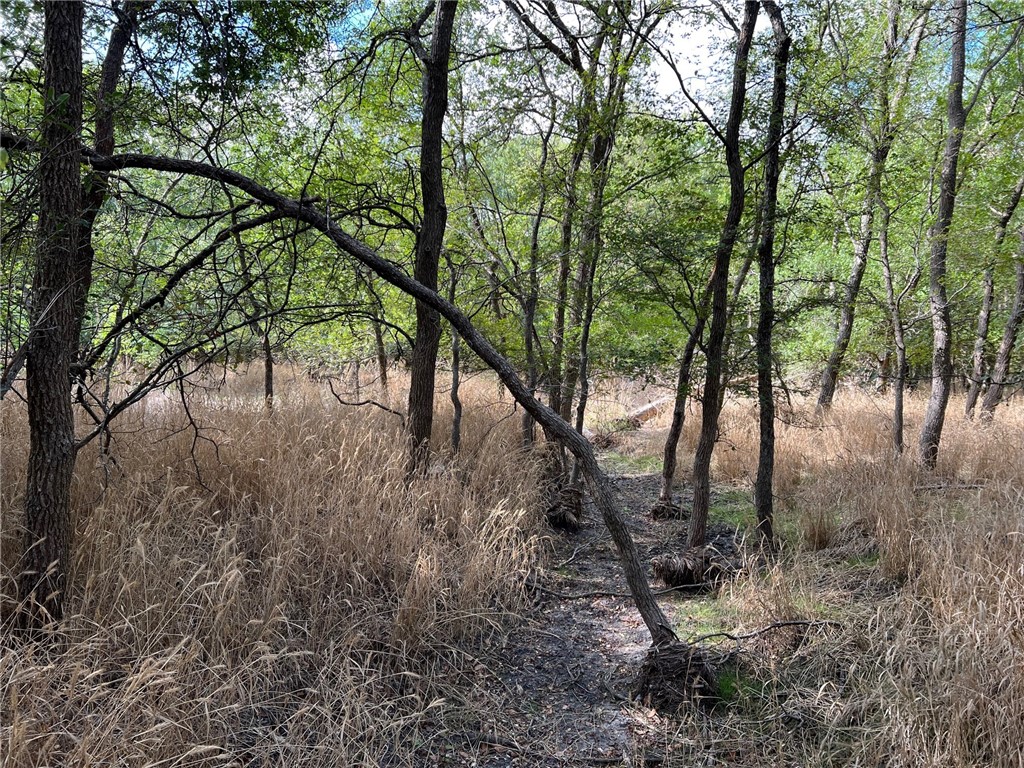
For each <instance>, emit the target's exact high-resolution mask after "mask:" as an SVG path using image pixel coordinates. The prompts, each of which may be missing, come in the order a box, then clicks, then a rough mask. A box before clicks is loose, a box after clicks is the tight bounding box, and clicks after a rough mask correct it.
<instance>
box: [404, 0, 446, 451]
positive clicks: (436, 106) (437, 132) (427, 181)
mask: <svg viewBox="0 0 1024 768" xmlns="http://www.w3.org/2000/svg"><path fill="white" fill-rule="evenodd" d="M435 6H436V21H435V23H434V31H433V34H432V37H431V43H430V51H429V52H428V51H427V50H426V49H424V48H423V47H422V44H421V43H420V42H419V27H420V26H421V25H422V24H423V22H425V21H426V18H427V17H428V15H429V14H430V13H431V12H434V11H435ZM457 8H458V3H457V2H455V0H442V2H437V3H433V2H431V3H429V4H428V5H427V6H426V8H425V9H424V12H423V13H422V14H421V15H420V18H419V19H417V24H416V25H414V27H413V31H412V33H411V34H410V35H409V37H408V39H409V40H410V42H411V43H412V45H413V49H414V50H415V51H416V55H417V58H419V60H420V62H421V64H422V66H423V114H422V120H421V123H420V141H421V146H420V189H421V193H422V205H423V218H422V221H421V222H420V229H419V232H418V233H417V237H416V264H415V269H414V271H413V274H414V275H415V277H416V280H417V281H418V282H419V283H421V284H422V285H424V286H426V287H427V288H430V289H431V290H434V291H436V290H437V286H438V282H437V281H438V267H439V264H440V259H441V251H442V248H443V247H444V231H445V225H446V223H447V221H448V209H447V207H446V206H445V198H444V178H443V169H442V157H441V143H442V137H443V127H444V118H445V114H446V113H447V111H448V64H449V60H450V58H451V47H452V29H453V26H454V23H455V11H456V9H457ZM440 342H441V324H440V320H439V319H438V314H437V311H436V310H435V309H434V308H433V307H431V306H429V305H428V304H425V303H424V302H422V301H417V302H416V341H415V345H414V346H413V352H412V357H411V359H410V361H409V362H410V366H409V367H410V385H409V414H408V425H409V435H410V437H411V439H412V452H411V454H410V456H411V458H410V462H411V463H410V467H412V468H417V467H418V466H422V458H423V456H424V455H425V451H426V449H427V446H428V445H429V443H430V433H431V429H432V427H433V423H434V377H435V371H436V370H437V352H438V346H439V344H440Z"/></svg>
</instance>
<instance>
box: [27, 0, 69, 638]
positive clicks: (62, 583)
mask: <svg viewBox="0 0 1024 768" xmlns="http://www.w3.org/2000/svg"><path fill="white" fill-rule="evenodd" d="M43 13H44V25H45V26H44V33H43V71H44V85H45V88H44V94H45V97H44V103H43V109H44V112H43V120H42V130H41V133H42V146H41V153H40V161H39V176H38V178H39V235H38V244H37V248H36V268H35V276H34V278H33V283H32V296H33V301H32V307H33V317H32V330H31V332H30V341H29V348H28V361H27V370H26V375H27V382H26V386H27V392H28V420H29V434H30V438H29V456H28V482H27V484H26V489H25V551H24V554H23V556H22V563H21V573H20V575H19V584H18V588H19V590H18V591H19V597H20V599H21V600H22V601H23V608H24V610H23V613H22V614H21V620H22V623H23V626H25V627H26V628H27V629H30V630H38V629H41V628H42V627H43V626H44V625H45V624H46V623H47V622H48V621H50V620H53V621H59V620H60V619H61V618H62V616H63V613H64V602H65V596H66V591H67V584H68V565H69V559H70V552H71V538H72V530H71V478H72V474H73V472H74V468H75V453H76V449H75V424H74V416H73V413H72V409H71V396H70V385H71V362H72V358H73V356H74V355H75V354H76V353H77V350H78V333H77V329H78V328H80V327H81V317H79V316H77V315H76V312H77V311H78V309H79V308H80V307H84V300H83V299H82V298H81V297H80V293H81V292H82V291H83V290H85V287H84V286H81V285H80V284H79V283H78V282H77V278H78V277H79V275H78V274H77V271H76V265H77V262H76V256H77V254H78V249H79V246H80V244H81V229H82V226H81V222H82V185H81V179H80V175H79V174H80V169H81V157H82V156H81V144H80V139H79V137H80V134H81V129H82V21H83V17H84V6H83V4H82V3H81V2H77V1H74V2H48V3H46V4H45V5H44V6H43Z"/></svg>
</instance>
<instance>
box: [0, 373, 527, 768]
mask: <svg viewBox="0 0 1024 768" xmlns="http://www.w3.org/2000/svg"><path fill="white" fill-rule="evenodd" d="M484 399H485V398H484V397H483V396H482V395H479V393H477V396H474V394H473V392H472V391H470V392H469V394H468V396H467V400H468V403H467V412H466V415H465V418H464V421H463V446H462V450H461V451H460V453H459V454H458V455H457V456H454V457H452V456H450V455H447V454H445V453H444V451H443V450H442V451H441V452H440V453H439V454H438V457H437V458H436V459H435V460H434V463H433V464H432V466H431V467H429V468H428V470H427V472H426V473H425V474H424V475H423V476H420V477H416V478H415V479H413V480H411V481H407V478H406V474H405V470H406V451H405V449H404V440H403V438H402V433H401V430H400V426H399V424H398V420H397V419H396V418H395V417H394V416H393V415H391V414H388V413H384V412H382V411H375V410H372V409H370V410H365V409H357V408H351V407H343V406H340V405H339V404H338V403H336V402H333V401H332V400H331V399H330V398H329V396H328V398H326V399H321V395H320V392H319V390H315V389H313V388H312V387H309V386H308V385H306V387H305V388H303V387H299V388H298V389H296V388H294V387H293V388H292V390H291V392H290V396H289V399H288V400H286V401H279V403H278V404H277V405H276V407H275V409H274V411H273V412H272V413H267V412H265V411H264V410H263V409H262V407H261V406H260V405H259V404H258V403H257V401H256V400H254V399H252V398H245V397H242V396H235V395H233V394H232V391H231V387H230V386H228V387H226V388H225V387H221V388H218V389H212V390H210V391H208V392H206V393H205V394H196V393H194V394H193V396H192V398H191V401H190V403H189V412H190V414H191V417H192V419H194V423H195V425H199V426H201V429H200V430H199V431H198V432H197V431H196V430H195V429H194V424H193V423H192V422H190V420H189V419H188V418H187V417H186V414H185V412H184V410H183V408H182V407H181V405H180V403H178V402H176V401H175V399H174V398H172V397H167V396H162V395H160V394H159V393H158V395H156V396H154V397H151V398H150V400H149V402H148V403H147V404H146V406H144V407H140V408H138V409H136V410H135V411H134V412H132V413H129V414H128V415H127V416H126V417H124V418H122V419H121V420H120V422H119V423H118V424H117V425H116V434H115V438H114V441H113V444H112V448H111V451H110V455H109V456H101V455H100V452H99V448H98V446H97V445H95V444H94V445H91V446H89V447H88V448H87V449H85V450H84V451H83V453H82V455H80V456H79V460H78V465H77V474H76V478H75V484H74V491H73V493H74V517H75V521H76V522H75V525H76V530H77V535H76V540H75V548H74V568H73V574H72V587H71V590H70V593H69V598H68V599H69V605H68V612H69V614H70V618H67V619H66V620H65V621H64V622H63V623H62V625H61V626H60V628H59V629H58V630H55V631H54V634H53V636H52V637H50V638H48V642H45V643H41V644H29V643H25V642H22V641H21V640H20V639H19V637H18V636H16V635H11V634H7V635H5V636H4V637H2V638H0V755H2V756H3V757H2V762H3V765H4V766H6V767H7V768H18V767H20V766H40V765H154V766H155V765H161V766H203V765H210V766H212V765H229V764H235V765H241V764H247V765H271V764H274V765H289V766H291V765H305V766H318V765H323V766H328V765H330V766H338V765H382V764H386V765H389V766H400V765H411V764H412V761H413V755H414V753H415V746H416V744H417V743H418V738H419V735H418V730H419V727H420V726H421V725H422V724H423V723H424V722H427V721H429V720H432V719H434V718H440V717H443V714H444V712H445V710H446V707H447V706H448V702H447V699H446V697H447V696H448V694H449V693H450V689H449V686H448V685H447V683H446V681H447V680H448V679H449V678H450V676H451V674H452V673H453V671H455V670H457V669H458V668H459V667H460V665H462V664H463V663H464V661H465V659H466V658H468V656H467V654H466V650H467V649H471V648H472V647H473V645H474V643H477V642H479V641H480V640H481V638H485V637H486V636H487V635H488V634H489V633H492V632H493V631H495V630H496V629H499V628H500V627H501V626H502V624H503V622H505V621H506V619H508V618H509V617H510V616H513V615H515V614H516V613H517V612H518V611H519V610H520V609H521V607H522V605H523V601H524V581H525V576H526V573H527V570H528V569H529V568H530V567H531V566H532V564H533V562H534V560H535V559H536V556H537V552H538V547H539V538H538V535H539V533H540V527H539V521H540V520H541V519H542V518H541V515H540V513H539V511H538V510H539V509H540V503H539V500H538V497H537V493H538V491H537V488H538V487H539V484H538V482H537V471H538V468H537V467H536V466H534V464H533V461H532V459H531V458H530V457H529V456H525V455H524V454H523V453H522V452H521V450H519V448H518V444H519V443H518V441H519V435H518V434H517V432H516V424H517V423H516V422H515V421H513V420H506V421H502V420H501V418H500V416H501V415H503V414H504V411H507V410H508V406H507V405H502V406H501V407H500V412H499V409H498V407H496V406H491V405H488V404H486V403H485V402H484ZM0 418H2V430H3V432H2V450H3V454H2V467H3V477H2V483H0V494H2V502H3V508H2V509H3V517H2V528H0V530H2V534H3V538H2V545H3V548H2V561H0V562H2V570H0V579H2V586H3V589H2V591H3V593H4V594H6V595H8V596H10V595H12V594H13V589H14V578H15V575H16V568H17V557H18V551H19V548H20V539H21V530H20V518H19V514H20V503H21V497H22V494H23V483H24V475H23V466H24V455H25V451H26V450H27V436H26V428H25V423H24V414H23V411H22V410H21V408H20V407H19V406H18V405H17V404H15V403H10V402H5V403H3V404H2V407H0ZM496 424H497V426H496ZM446 427H447V425H446V424H444V423H443V420H442V419H439V431H444V429H445V428H446ZM439 442H442V443H443V439H442V440H439ZM8 606H9V603H8Z"/></svg>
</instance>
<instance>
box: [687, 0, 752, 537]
mask: <svg viewBox="0 0 1024 768" xmlns="http://www.w3.org/2000/svg"><path fill="white" fill-rule="evenodd" d="M759 7H760V6H759V3H757V2H753V1H752V0H747V2H745V3H744V4H743V21H742V23H741V26H740V30H739V36H738V39H737V41H736V58H735V61H734V64H733V77H732V98H731V102H730V106H729V119H728V121H727V123H726V128H725V135H724V144H725V160H726V165H727V166H728V169H729V209H728V211H727V213H726V217H725V224H724V226H723V227H722V235H721V238H720V239H719V241H718V247H717V249H716V250H715V266H714V270H713V272H712V273H711V280H710V285H711V327H710V331H709V332H708V344H707V352H706V356H707V370H706V375H705V378H704V392H703V415H702V418H701V427H700V438H699V440H698V442H697V451H696V454H695V456H694V460H693V511H692V514H691V515H690V529H689V533H688V536H687V545H688V546H690V547H699V546H702V545H703V544H704V539H705V536H706V533H707V524H708V511H709V509H710V507H711V456H712V454H713V453H714V450H715V442H716V441H717V440H718V416H719V402H720V400H721V398H720V395H719V391H720V389H721V386H722V349H723V346H724V341H725V325H726V314H727V311H728V307H727V298H728V297H727V293H728V289H729V263H730V260H731V258H732V251H733V247H734V245H735V244H736V238H737V235H738V232H739V223H740V219H741V218H742V217H743V205H744V196H745V189H744V184H743V182H744V169H743V160H742V158H741V157H740V143H739V132H740V123H741V122H742V119H743V104H744V102H745V101H746V94H747V64H748V60H749V55H750V45H751V42H752V40H753V36H754V24H755V22H756V21H757V13H758V9H759Z"/></svg>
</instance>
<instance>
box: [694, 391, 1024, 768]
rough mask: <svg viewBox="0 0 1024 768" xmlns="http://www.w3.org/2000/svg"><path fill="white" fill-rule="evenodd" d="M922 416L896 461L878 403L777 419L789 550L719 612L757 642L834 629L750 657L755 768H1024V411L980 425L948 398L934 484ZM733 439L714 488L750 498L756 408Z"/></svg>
mask: <svg viewBox="0 0 1024 768" xmlns="http://www.w3.org/2000/svg"><path fill="white" fill-rule="evenodd" d="M924 405H925V403H924V399H923V397H914V398H912V399H911V400H910V402H909V403H908V413H907V417H908V424H907V442H908V449H907V452H906V454H905V455H904V456H902V457H896V456H894V455H893V452H892V449H891V442H890V434H891V432H890V430H891V421H890V417H889V410H888V409H889V407H890V405H889V403H888V402H887V401H886V400H884V399H883V398H881V397H872V396H868V395H866V394H862V393H857V392H845V393H843V395H842V396H841V397H840V398H839V399H838V400H837V402H836V405H835V406H834V408H833V409H832V411H831V412H830V413H829V414H828V415H827V416H826V417H825V418H824V420H822V419H820V418H818V417H816V416H815V414H814V411H813V404H812V403H809V402H808V403H800V404H797V406H796V407H795V408H793V409H792V410H791V411H789V412H787V413H785V414H783V416H782V418H783V421H782V423H780V425H779V427H778V453H777V455H778V465H777V470H776V473H777V474H776V480H777V493H778V501H779V505H778V508H779V509H780V515H781V518H782V524H783V528H784V529H786V527H787V526H788V531H789V534H790V543H791V544H795V545H796V546H795V547H793V548H790V549H789V550H788V552H787V553H786V554H785V555H784V557H783V559H782V560H781V561H780V562H779V563H778V564H777V565H776V566H775V567H774V568H772V569H771V570H769V571H768V572H763V571H762V572H755V573H753V574H752V575H751V576H750V578H749V579H747V580H744V581H741V582H739V583H738V584H737V585H735V586H734V587H733V589H732V591H731V593H729V594H728V595H727V598H726V599H727V600H729V601H731V605H732V607H733V609H734V610H736V611H737V612H738V613H739V614H740V615H743V616H745V617H746V618H745V621H746V622H747V625H748V626H749V627H756V626H763V625H764V624H766V623H770V622H773V621H787V620H793V619H797V620H803V619H806V620H820V619H825V620H829V621H835V622H836V624H835V625H832V624H828V625H824V627H818V628H817V629H814V630H813V631H809V632H806V633H804V632H802V631H801V632H797V631H795V630H794V631H791V632H788V633H787V632H782V633H772V635H778V636H780V637H782V638H783V639H787V642H788V644H787V642H783V643H781V648H780V647H779V641H778V638H776V645H775V646H774V647H772V646H770V644H769V643H768V640H767V639H766V640H765V644H764V645H763V646H758V645H756V644H755V646H754V647H753V648H752V649H751V651H752V654H753V656H752V658H758V659H759V663H760V664H761V665H762V668H761V669H760V670H759V671H755V670H753V669H750V668H748V672H750V674H752V675H754V676H755V677H758V678H759V679H760V680H761V683H763V684H765V686H766V687H765V689H764V690H763V691H762V693H760V694H759V696H761V697H762V698H763V700H764V701H763V703H764V708H763V709H759V710H758V715H759V716H761V717H764V716H765V713H766V712H768V713H770V714H769V715H767V717H768V718H769V719H768V720H762V721H758V723H759V724H758V725H757V727H754V728H752V729H751V728H750V725H751V723H750V721H747V722H746V726H742V727H741V726H740V725H738V724H737V722H738V720H737V719H736V718H733V719H731V720H728V721H727V722H728V723H732V724H733V727H735V728H736V729H737V731H736V733H735V734H733V737H730V738H735V739H738V738H740V734H742V733H746V736H747V738H748V741H749V742H750V743H756V744H757V745H758V746H757V748H756V749H755V750H754V751H755V753H756V754H757V755H759V757H758V758H757V759H759V760H762V761H763V760H766V759H768V755H769V753H771V754H774V755H775V757H773V758H772V759H773V760H776V759H777V760H780V761H785V762H792V763H793V764H801V765H887V766H915V767H918V766H921V767H923V766H928V767H934V768H938V767H939V766H981V765H985V766H1007V767H1010V766H1014V767H1017V768H1019V766H1022V765H1024V442H1022V441H1021V438H1020V436H1021V434H1024V410H1022V409H1021V407H1020V404H1019V403H1017V404H1012V405H1010V406H1008V407H1005V408H1003V409H1001V410H1000V411H999V412H998V413H997V417H996V420H995V421H994V422H993V423H990V424H984V423H978V422H971V421H968V420H966V419H965V418H964V417H963V416H962V415H961V414H962V402H961V401H959V400H957V399H954V401H953V402H951V403H950V407H949V411H948V418H947V422H946V428H945V431H944V433H943V438H942V448H941V452H940V459H939V464H938V467H937V468H936V470H934V471H927V470H925V469H923V468H922V467H921V466H920V465H919V463H918V462H917V461H916V459H915V453H916V438H917V430H918V428H919V425H920V423H921V419H922V417H923V413H924ZM693 421H695V422H697V421H699V419H694V420H693ZM697 426H698V424H692V425H691V427H693V428H694V429H696V427H697ZM723 435H724V438H725V439H724V441H723V443H721V444H720V445H719V447H718V451H717V454H716V463H715V466H714V472H715V478H716V480H718V481H720V482H728V483H732V484H737V485H741V486H745V485H748V484H749V483H750V480H751V477H752V473H753V471H754V468H755V467H756V456H757V425H756V408H755V406H754V405H753V404H751V403H749V402H744V401H732V402H730V403H729V404H728V405H727V407H726V410H725V413H724V415H723ZM684 460H685V459H684ZM766 679H767V683H765V680H766ZM771 718H776V719H771ZM768 723H771V727H768ZM744 728H746V730H745V731H744ZM727 731H728V727H727V728H726V729H725V730H724V731H723V733H725V732H727ZM692 736H693V732H692V731H691V732H690V737H691V738H692ZM723 738H725V737H724V736H723ZM698 742H699V743H701V744H703V745H704V746H705V747H706V748H707V749H710V750H713V751H714V750H718V751H721V750H722V749H725V748H726V746H727V745H726V746H723V745H724V744H725V742H724V741H717V740H716V738H715V737H712V736H711V735H706V738H705V739H703V740H698ZM733 746H735V744H733ZM747 752H748V753H749V752H750V750H749V749H747ZM748 758H749V759H747V760H739V761H738V763H743V764H755V763H756V762H757V760H754V758H752V757H749V754H748ZM749 760H754V762H753V763H751V762H749ZM762 764H764V763H762Z"/></svg>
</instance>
